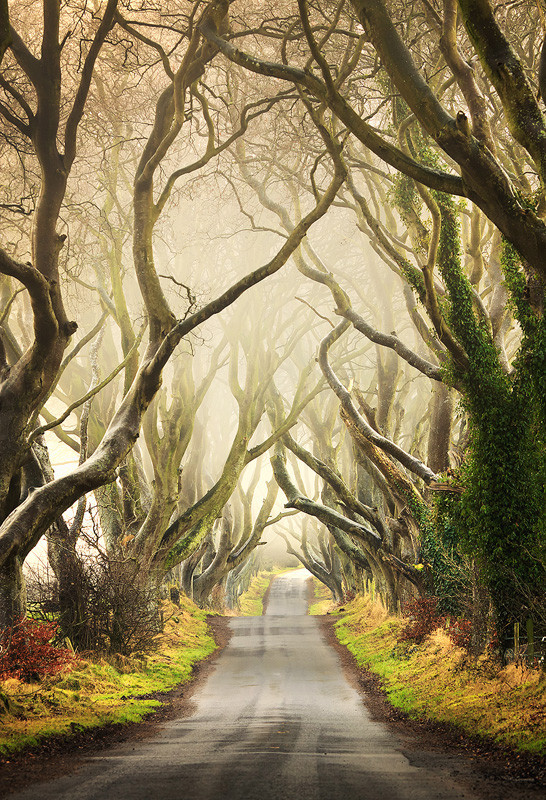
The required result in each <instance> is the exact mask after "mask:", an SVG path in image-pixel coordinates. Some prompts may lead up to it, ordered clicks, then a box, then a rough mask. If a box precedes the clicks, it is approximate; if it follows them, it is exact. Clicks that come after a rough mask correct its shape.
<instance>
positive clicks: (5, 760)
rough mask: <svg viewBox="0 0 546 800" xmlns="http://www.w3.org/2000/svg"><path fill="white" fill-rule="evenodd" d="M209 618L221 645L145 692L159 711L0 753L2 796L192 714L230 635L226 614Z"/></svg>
mask: <svg viewBox="0 0 546 800" xmlns="http://www.w3.org/2000/svg"><path fill="white" fill-rule="evenodd" d="M207 622H208V624H209V625H210V627H211V628H212V632H213V635H214V639H215V641H216V644H217V645H218V649H217V650H215V651H214V653H211V654H210V656H208V658H206V659H204V660H203V661H200V662H198V663H197V664H195V666H194V668H193V676H192V678H191V680H190V681H188V682H186V683H183V684H180V685H178V686H175V687H174V689H171V690H170V691H169V692H154V693H153V694H147V695H142V699H144V698H146V699H148V698H153V699H157V700H160V701H161V702H162V703H163V705H162V706H161V707H160V708H158V709H157V711H152V712H151V713H150V714H148V715H147V716H146V718H145V719H144V720H143V721H142V722H134V723H128V724H121V723H112V724H109V725H104V726H102V727H100V728H90V729H88V730H84V731H77V732H75V733H73V734H63V735H59V736H51V737H50V738H48V739H47V740H45V741H44V742H42V744H40V745H38V746H36V747H28V748H25V749H24V750H22V751H21V752H19V753H17V754H15V755H10V756H0V797H5V796H6V795H8V794H10V793H11V792H15V791H20V790H21V789H23V788H24V787H25V786H28V785H29V784H31V783H34V782H36V781H44V780H52V779H53V778H55V777H57V776H59V775H63V774H65V773H67V772H70V771H72V770H73V769H74V768H75V767H76V766H77V764H78V761H79V760H80V758H83V757H84V756H86V755H87V754H88V753H89V752H91V751H97V750H105V749H106V748H108V747H111V746H112V745H114V744H118V743H120V742H127V741H130V740H134V741H139V740H142V739H146V738H148V737H149V736H153V735H154V734H155V733H157V729H158V725H161V723H162V722H166V721H167V720H171V719H177V718H180V717H186V716H189V715H190V714H191V713H192V711H193V703H192V700H191V697H192V695H193V694H194V692H195V690H196V689H197V688H198V687H199V686H201V684H202V683H203V682H204V681H205V679H206V678H207V676H208V675H209V673H210V672H211V671H212V669H213V661H214V659H215V658H216V656H217V655H218V652H219V650H221V649H222V648H223V647H225V646H226V644H227V643H228V642H229V639H230V637H231V631H230V629H229V622H228V618H227V617H221V616H216V615H211V616H209V617H208V619H207Z"/></svg>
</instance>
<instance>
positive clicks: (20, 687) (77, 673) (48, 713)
mask: <svg viewBox="0 0 546 800" xmlns="http://www.w3.org/2000/svg"><path fill="white" fill-rule="evenodd" d="M164 611H165V612H166V616H167V617H169V618H168V620H167V622H166V624H165V630H164V632H163V634H162V635H161V639H160V644H159V648H158V650H157V651H156V652H154V653H153V654H151V655H148V656H146V657H144V658H132V659H129V658H127V659H122V658H120V659H118V661H117V665H116V666H113V665H112V664H111V663H108V662H107V661H105V660H99V661H91V660H85V659H82V660H80V661H79V662H78V663H77V665H76V666H75V668H73V669H70V670H69V671H65V672H63V673H61V674H59V675H56V676H53V677H48V678H44V679H43V681H42V682H41V683H37V684H24V683H21V682H20V681H18V680H15V679H13V678H12V679H8V680H6V681H4V682H2V683H1V684H0V701H1V702H0V753H2V754H4V755H6V754H9V753H12V752H15V751H17V750H21V749H22V748H24V747H27V746H32V745H36V744H38V743H40V742H41V741H43V740H44V739H46V738H48V737H50V736H53V735H59V734H67V733H68V734H69V733H71V732H77V731H81V730H84V729H86V728H92V727H97V726H101V725H105V724H108V723H113V722H115V723H128V722H138V721H140V720H141V719H142V718H143V717H145V716H146V714H148V713H150V712H151V711H153V710H154V709H156V708H158V707H159V706H160V705H161V701H160V700H157V699H155V698H152V697H149V696H146V695H150V694H152V693H155V692H164V691H168V690H169V689H172V688H173V687H174V686H176V685H177V684H179V683H183V682H184V681H187V680H188V679H189V678H190V677H191V673H192V667H193V665H194V664H195V663H196V662H197V661H201V660H202V659H204V658H206V656H208V655H209V654H210V653H212V652H213V651H214V649H215V648H216V644H215V642H214V639H213V638H212V635H211V633H210V630H209V628H208V625H207V623H206V614H205V612H204V611H202V610H201V609H199V608H197V606H196V605H195V604H194V603H192V601H191V600H189V599H188V598H186V597H184V596H181V599H180V607H178V606H175V605H174V604H172V603H165V604H164Z"/></svg>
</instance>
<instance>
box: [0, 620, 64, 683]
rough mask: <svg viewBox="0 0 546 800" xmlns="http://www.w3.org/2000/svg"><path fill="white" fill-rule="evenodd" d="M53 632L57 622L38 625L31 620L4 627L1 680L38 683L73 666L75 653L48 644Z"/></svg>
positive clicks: (1, 648) (0, 641) (53, 634)
mask: <svg viewBox="0 0 546 800" xmlns="http://www.w3.org/2000/svg"><path fill="white" fill-rule="evenodd" d="M56 633H57V623H56V622H42V623H40V622H35V621H34V620H31V619H24V620H21V622H19V623H17V624H16V625H14V626H13V627H12V628H7V629H6V630H5V631H4V632H3V634H2V635H1V637H0V680H5V679H6V678H18V679H19V680H21V681H27V682H28V681H32V680H38V679H39V678H42V677H44V675H54V674H55V673H57V672H60V670H62V669H63V667H66V666H68V665H69V664H72V663H73V662H74V660H75V658H74V654H73V653H72V652H71V651H70V650H68V649H67V648H66V647H57V646H55V645H53V644H52V643H51V640H52V639H53V638H54V637H55V634H56Z"/></svg>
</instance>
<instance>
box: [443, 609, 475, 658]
mask: <svg viewBox="0 0 546 800" xmlns="http://www.w3.org/2000/svg"><path fill="white" fill-rule="evenodd" d="M447 632H448V634H449V638H450V639H451V641H452V642H453V644H454V645H455V647H462V648H463V649H464V650H467V651H468V652H470V650H471V649H472V621H471V620H469V619H465V618H464V617H461V618H460V619H456V620H454V621H453V622H451V624H450V626H449V628H448V629H447Z"/></svg>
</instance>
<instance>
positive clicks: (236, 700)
mask: <svg viewBox="0 0 546 800" xmlns="http://www.w3.org/2000/svg"><path fill="white" fill-rule="evenodd" d="M307 577H308V573H306V572H305V571H304V570H299V571H297V572H293V573H288V574H286V575H282V576H279V577H278V578H277V579H276V580H275V581H274V583H273V585H272V588H271V592H270V597H269V604H268V607H267V613H266V614H265V615H264V616H263V617H239V618H235V619H233V620H232V621H231V627H232V630H233V636H232V638H231V641H230V643H229V644H228V646H227V647H226V648H225V649H224V650H223V651H222V652H221V653H220V655H219V656H218V659H217V663H216V668H215V670H214V672H213V674H212V675H211V676H210V677H209V678H208V680H207V681H206V683H205V685H204V686H202V687H201V689H200V690H198V692H197V693H196V695H195V696H194V700H195V705H196V708H195V713H194V714H193V715H192V716H190V717H186V718H184V719H178V720H174V721H171V722H168V723H166V724H164V725H163V726H162V727H161V729H160V730H159V731H158V734H157V736H155V737H154V738H151V739H148V740H146V741H143V742H128V743H124V744H123V745H118V746H116V747H113V748H112V749H111V750H109V751H106V753H104V752H100V753H96V754H95V755H91V756H89V757H87V758H86V759H85V761H84V763H83V764H81V765H80V766H79V768H78V769H77V771H76V772H75V773H73V774H71V775H67V776H64V777H61V778H58V779H56V780H53V781H51V782H49V783H42V784H37V785H33V786H32V787H30V788H28V789H26V790H25V791H24V792H21V793H19V794H16V795H10V797H12V798H18V799H19V800H53V798H55V800H59V799H61V800H72V799H73V800H122V798H123V800H285V798H286V800H288V798H290V800H379V798H381V800H474V798H475V795H474V794H473V793H472V792H471V791H470V790H468V789H465V788H463V787H462V786H458V785H457V784H456V783H455V782H454V781H453V780H452V778H451V777H450V774H449V771H448V770H447V769H445V768H443V769H436V768H428V769H427V768H420V767H416V766H412V765H411V764H410V763H409V761H408V760H407V758H406V757H405V756H404V755H403V754H402V752H401V746H400V743H399V742H398V741H397V739H396V738H395V737H394V736H393V735H392V734H390V733H389V732H388V730H387V728H386V727H385V726H383V725H382V724H381V723H378V722H374V721H373V720H371V719H370V717H369V715H368V713H367V711H366V709H365V707H364V705H363V702H362V699H361V697H360V696H359V694H358V692H357V691H356V690H355V689H354V688H353V687H352V686H351V685H350V684H349V682H348V681H347V679H346V678H345V676H344V673H343V670H342V668H341V666H340V663H339V659H338V656H337V654H336V652H335V651H334V650H333V649H332V647H331V646H329V645H328V644H327V643H326V642H325V641H324V640H323V638H322V635H321V631H320V627H319V625H318V623H317V620H316V619H315V618H313V617H308V616H306V606H307V604H306V586H305V579H306V578H307Z"/></svg>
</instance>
